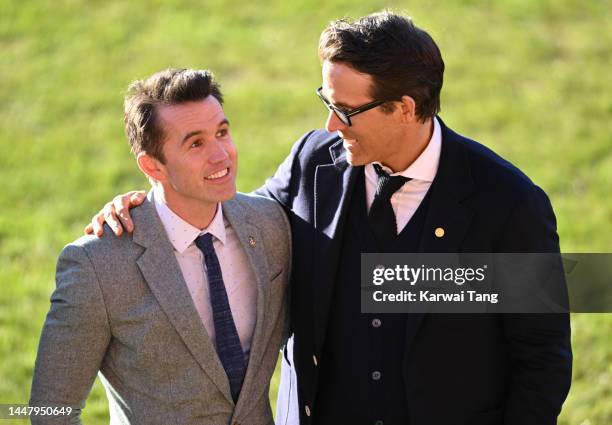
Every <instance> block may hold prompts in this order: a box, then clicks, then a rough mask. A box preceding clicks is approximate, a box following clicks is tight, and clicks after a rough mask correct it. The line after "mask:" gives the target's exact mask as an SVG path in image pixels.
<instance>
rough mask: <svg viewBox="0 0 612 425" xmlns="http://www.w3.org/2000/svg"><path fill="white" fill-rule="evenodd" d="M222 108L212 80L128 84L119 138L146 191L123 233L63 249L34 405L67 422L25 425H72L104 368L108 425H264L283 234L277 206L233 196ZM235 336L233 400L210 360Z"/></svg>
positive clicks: (159, 77)
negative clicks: (238, 359) (221, 301)
mask: <svg viewBox="0 0 612 425" xmlns="http://www.w3.org/2000/svg"><path fill="white" fill-rule="evenodd" d="M221 103H222V96H221V93H220V91H219V87H218V86H217V85H216V83H214V81H213V80H212V75H211V74H210V73H209V72H207V71H194V70H167V71H163V72H160V73H157V74H154V75H153V76H151V77H149V78H148V79H147V80H145V81H139V82H136V83H134V84H133V85H132V86H131V90H130V94H129V95H128V97H127V98H126V105H125V121H126V131H127V134H128V139H129V140H130V143H131V145H132V150H133V151H134V153H135V154H136V156H137V159H138V165H139V167H140V169H141V170H142V171H143V172H144V173H145V174H146V175H147V176H148V177H149V179H150V180H151V182H152V184H153V190H152V191H151V192H150V193H149V196H148V197H147V200H146V201H145V202H144V204H143V205H142V206H140V207H139V208H137V209H135V210H134V211H133V218H134V222H135V224H136V226H135V230H134V232H133V233H132V234H127V235H123V236H121V237H115V236H114V235H112V232H107V235H106V236H104V237H101V238H97V237H94V236H85V237H82V238H80V239H78V240H77V241H75V242H74V243H72V244H70V245H68V246H66V248H65V249H64V250H63V251H62V253H61V255H60V258H59V261H58V265H57V275H56V280H57V288H56V290H55V292H54V293H53V295H52V297H51V308H50V311H49V313H48V315H47V319H46V321H45V325H44V328H43V332H42V336H41V340H40V345H39V349H38V356H37V359H36V367H35V372H34V379H33V384H32V393H31V400H30V405H33V406H70V407H71V408H72V412H71V413H70V415H64V416H61V415H58V416H54V417H52V416H39V417H32V423H34V424H37V423H40V424H47V423H49V424H51V423H53V424H56V423H58V424H59V423H79V422H80V413H81V409H82V408H83V406H84V402H85V399H86V398H87V395H88V393H89V391H90V389H91V386H92V384H93V382H94V379H95V377H96V374H97V373H98V372H99V376H100V378H101V380H102V383H103V384H104V386H105V388H106V392H107V396H108V399H109V405H110V412H111V423H113V424H115V423H117V424H164V425H168V424H177V425H188V424H210V425H213V424H214V425H217V424H232V425H238V424H243V425H259V424H262V425H269V424H273V419H272V413H271V408H270V404H269V398H268V390H269V383H270V378H271V376H272V374H273V371H274V366H275V363H276V359H277V356H278V352H279V347H280V344H281V340H282V338H283V334H284V332H285V330H284V328H285V316H286V314H287V311H286V295H285V290H286V287H287V280H288V275H289V272H290V230H289V225H288V222H287V219H286V217H285V214H284V212H283V211H282V209H281V207H279V206H278V204H277V203H276V202H275V201H272V200H268V199H266V198H261V197H256V196H248V195H242V194H238V195H236V192H235V191H236V189H235V175H236V151H235V147H234V145H233V142H232V140H231V136H230V135H229V123H228V121H227V118H225V115H224V113H223V109H222V107H221ZM190 232H191V236H190V237H189V238H192V239H193V238H194V237H195V239H193V240H192V243H190V242H189V241H190V240H191V239H189V238H185V236H184V233H190ZM207 234H208V238H209V239H210V240H214V244H213V245H212V246H213V247H214V252H215V253H216V256H215V261H217V258H218V265H219V266H220V270H221V272H222V273H221V274H222V278H221V282H222V283H223V285H225V290H222V292H223V293H225V294H226V297H225V300H226V304H225V305H226V306H231V311H230V313H231V317H230V318H229V322H230V324H231V326H233V328H232V329H233V332H229V333H230V334H232V335H229V336H228V335H226V334H222V335H221V334H220V333H219V330H220V329H225V328H222V327H220V326H221V325H220V324H219V320H218V317H219V315H220V314H226V315H227V311H225V313H219V311H220V310H219V308H218V301H216V300H218V295H215V294H217V293H215V294H213V289H212V288H213V286H212V285H213V282H212V281H213V280H215V279H216V277H214V276H213V275H211V274H210V273H211V270H212V266H211V264H212V263H209V258H210V257H209V256H207V255H210V252H208V254H207V252H205V251H204V250H203V251H202V252H200V251H199V249H201V247H200V245H198V243H197V241H198V240H200V239H201V238H206V237H207ZM211 235H212V236H211ZM180 241H183V242H180ZM181 243H183V246H180V244H181ZM196 245H197V246H196ZM177 247H178V248H177ZM202 253H203V254H202ZM217 256H218V257H217ZM203 259H204V260H205V261H203ZM207 282H208V283H210V285H211V286H210V289H209V287H208V285H207ZM223 285H222V286H221V288H223ZM226 310H230V309H229V308H228V309H226ZM232 318H233V320H232ZM225 319H227V316H225ZM227 324H228V323H227V320H226V323H225V325H227ZM232 337H233V338H234V339H233V342H234V343H235V344H234V348H236V346H237V347H238V349H239V350H242V351H240V352H239V356H241V355H243V354H244V360H245V361H244V368H243V369H242V373H241V374H240V378H239V380H240V383H239V384H238V387H237V388H238V390H237V392H236V391H235V387H234V383H232V384H230V379H228V374H229V373H230V372H229V369H228V366H227V363H226V357H227V356H225V355H224V354H222V352H221V351H219V341H224V343H223V344H225V345H227V344H226V342H227V341H228V340H230V341H231V340H232ZM230 345H231V344H230ZM224 356H225V357H224ZM230 387H231V388H230Z"/></svg>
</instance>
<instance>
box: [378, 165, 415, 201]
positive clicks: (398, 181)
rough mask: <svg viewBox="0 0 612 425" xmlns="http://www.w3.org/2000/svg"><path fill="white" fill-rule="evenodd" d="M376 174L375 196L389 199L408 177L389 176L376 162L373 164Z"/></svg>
mask: <svg viewBox="0 0 612 425" xmlns="http://www.w3.org/2000/svg"><path fill="white" fill-rule="evenodd" d="M373 166H374V170H375V171H376V174H378V184H377V185H376V197H382V198H383V199H385V198H386V199H390V198H391V195H393V194H394V193H395V192H397V190H398V189H399V188H400V187H402V186H403V185H404V183H406V182H407V181H409V180H410V179H409V178H408V177H404V176H390V175H389V174H387V173H386V172H385V170H383V169H382V167H381V166H380V165H378V164H373Z"/></svg>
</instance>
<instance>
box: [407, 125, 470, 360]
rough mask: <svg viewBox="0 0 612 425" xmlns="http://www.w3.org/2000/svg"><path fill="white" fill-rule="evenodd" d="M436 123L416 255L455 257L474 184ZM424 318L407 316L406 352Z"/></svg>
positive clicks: (452, 140) (450, 137)
mask: <svg viewBox="0 0 612 425" xmlns="http://www.w3.org/2000/svg"><path fill="white" fill-rule="evenodd" d="M437 119H438V121H439V123H440V127H441V130H442V150H441V152H440V162H439V166H438V172H437V173H436V177H435V179H434V181H433V183H432V185H431V187H430V189H429V190H430V191H431V200H430V204H429V208H428V210H427V215H426V218H425V225H424V227H423V232H422V235H421V240H420V242H419V252H426V253H456V252H459V251H460V247H461V243H462V241H463V239H464V238H465V236H466V234H467V231H468V229H469V226H470V223H471V221H472V218H473V216H474V211H473V210H472V209H470V208H469V207H467V206H466V205H465V203H464V201H465V199H466V198H468V197H469V196H470V195H471V194H472V193H473V192H474V182H473V180H472V176H471V171H470V164H469V161H468V158H467V153H466V151H465V150H464V149H463V147H462V146H461V144H460V141H459V136H458V135H457V134H455V133H454V132H452V131H451V130H450V129H449V128H448V127H446V125H444V123H443V122H442V120H441V119H440V118H437ZM436 230H437V231H438V232H437V234H436ZM442 233H443V234H442ZM424 315H425V314H424V313H414V314H412V315H411V320H409V321H408V324H407V333H406V350H409V349H410V347H411V345H412V340H413V339H414V337H415V335H416V333H417V331H418V328H419V326H420V325H421V322H422V320H423V318H424Z"/></svg>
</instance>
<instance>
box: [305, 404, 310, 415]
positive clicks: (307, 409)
mask: <svg viewBox="0 0 612 425" xmlns="http://www.w3.org/2000/svg"><path fill="white" fill-rule="evenodd" d="M304 410H305V411H306V416H308V417H310V407H308V405H306V406H304Z"/></svg>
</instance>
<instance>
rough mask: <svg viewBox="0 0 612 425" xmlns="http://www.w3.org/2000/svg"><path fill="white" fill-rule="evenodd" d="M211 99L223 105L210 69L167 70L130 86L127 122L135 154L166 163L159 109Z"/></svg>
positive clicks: (125, 118)
mask: <svg viewBox="0 0 612 425" xmlns="http://www.w3.org/2000/svg"><path fill="white" fill-rule="evenodd" d="M208 96H213V97H214V98H215V99H217V100H218V101H219V103H221V104H223V95H222V94H221V89H220V87H219V84H217V83H216V82H215V81H214V77H213V74H212V72H210V71H208V70H196V69H166V70H165V71H160V72H157V73H155V74H153V75H151V76H150V77H149V78H147V79H145V80H138V81H134V82H133V83H131V84H130V86H129V88H128V93H127V95H126V96H125V103H124V121H125V133H126V135H127V138H128V141H129V142H130V146H131V147H132V152H133V153H134V154H135V155H138V154H139V153H141V152H146V153H147V154H149V155H151V156H152V157H154V158H157V159H158V160H159V161H161V162H162V163H165V162H166V158H165V157H164V154H163V143H162V142H163V139H164V129H163V126H162V125H161V123H160V122H159V118H158V116H157V114H156V106H157V105H176V104H180V103H185V102H191V101H197V100H204V99H206V98H207V97H208Z"/></svg>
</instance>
